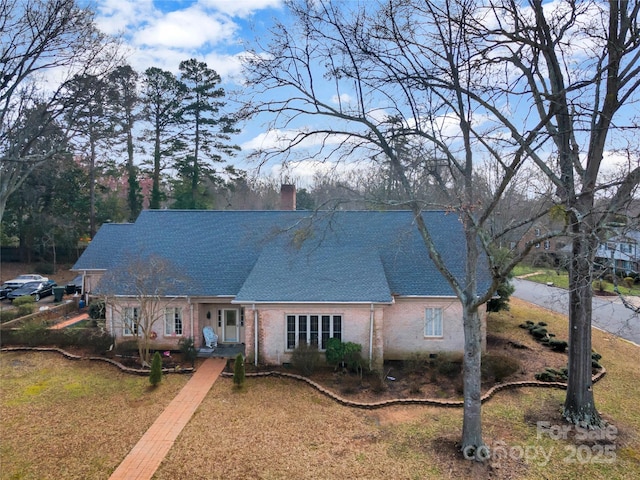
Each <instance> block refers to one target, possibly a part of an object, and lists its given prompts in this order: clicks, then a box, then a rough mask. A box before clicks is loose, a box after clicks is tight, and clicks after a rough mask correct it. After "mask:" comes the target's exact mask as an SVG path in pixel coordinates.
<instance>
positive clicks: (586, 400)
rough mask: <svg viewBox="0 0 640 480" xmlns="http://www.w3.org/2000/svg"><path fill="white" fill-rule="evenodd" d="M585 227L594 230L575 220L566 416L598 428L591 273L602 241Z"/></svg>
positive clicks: (570, 293)
mask: <svg viewBox="0 0 640 480" xmlns="http://www.w3.org/2000/svg"><path fill="white" fill-rule="evenodd" d="M584 228H589V229H591V227H590V226H588V225H580V224H579V223H578V221H577V219H576V221H574V223H573V230H574V234H575V237H574V239H573V255H572V258H571V265H570V268H569V319H570V323H569V380H568V384H567V396H566V398H565V403H564V411H563V414H562V415H563V416H564V418H565V419H566V420H567V421H569V422H571V423H574V424H576V425H580V426H583V427H591V428H597V427H601V426H602V420H601V418H600V415H599V413H598V410H597V409H596V406H595V400H594V396H593V381H592V376H591V313H592V303H591V302H592V298H593V290H592V287H591V280H592V273H591V270H592V268H593V259H594V256H595V251H596V249H597V247H598V241H597V239H596V238H595V236H594V235H585V232H584V231H583V232H580V230H582V229H584ZM587 233H588V232H587Z"/></svg>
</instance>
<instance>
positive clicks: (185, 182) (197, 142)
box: [174, 59, 239, 209]
mask: <svg viewBox="0 0 640 480" xmlns="http://www.w3.org/2000/svg"><path fill="white" fill-rule="evenodd" d="M179 69H180V74H181V76H180V80H181V82H182V83H183V84H184V85H185V88H186V95H185V96H184V98H183V102H182V120H183V127H184V129H183V132H184V134H183V135H184V136H183V139H184V140H183V145H184V146H185V149H184V155H183V156H182V158H180V159H179V160H178V161H177V162H176V164H175V167H176V170H177V171H178V174H179V176H180V180H179V182H177V183H176V184H175V187H174V188H175V191H176V194H175V197H176V202H175V204H174V207H176V208H187V209H194V208H209V207H211V206H212V205H211V201H210V200H208V199H207V198H206V197H207V195H206V189H205V187H204V180H205V179H207V180H209V181H211V182H213V183H214V184H215V183H220V182H221V177H220V173H221V172H219V171H217V170H216V168H215V167H214V166H213V164H221V163H223V158H222V155H227V156H231V155H233V154H234V153H235V152H236V151H237V150H239V147H237V146H235V145H231V144H230V143H229V142H230V139H231V137H230V135H231V134H233V133H237V130H236V129H235V127H234V124H235V121H234V120H233V119H232V118H230V117H229V116H227V115H225V114H224V113H223V111H222V109H223V108H224V106H225V102H224V101H223V99H224V96H225V91H224V89H223V88H221V87H220V86H219V84H220V75H218V74H217V73H216V72H215V71H214V70H212V69H210V68H209V67H208V66H207V64H206V63H204V62H198V61H197V60H195V59H190V60H185V61H183V62H180V67H179ZM227 171H228V173H233V171H232V170H228V169H227Z"/></svg>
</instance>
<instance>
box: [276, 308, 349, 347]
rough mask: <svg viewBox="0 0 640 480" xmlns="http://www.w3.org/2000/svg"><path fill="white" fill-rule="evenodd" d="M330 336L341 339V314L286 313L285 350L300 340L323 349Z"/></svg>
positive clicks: (298, 343) (294, 345)
mask: <svg viewBox="0 0 640 480" xmlns="http://www.w3.org/2000/svg"><path fill="white" fill-rule="evenodd" d="M330 338H339V339H342V315H322V314H320V315H307V314H305V315H287V350H294V349H295V348H296V347H297V346H298V345H300V343H301V342H305V343H307V344H308V345H317V346H318V348H319V349H320V350H325V349H326V348H327V340H329V339H330Z"/></svg>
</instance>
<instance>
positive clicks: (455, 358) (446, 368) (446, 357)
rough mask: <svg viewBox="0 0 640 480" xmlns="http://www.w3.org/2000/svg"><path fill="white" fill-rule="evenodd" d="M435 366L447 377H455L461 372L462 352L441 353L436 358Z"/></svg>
mask: <svg viewBox="0 0 640 480" xmlns="http://www.w3.org/2000/svg"><path fill="white" fill-rule="evenodd" d="M435 368H436V370H437V371H438V373H440V374H442V375H444V376H445V377H447V378H456V377H457V376H458V375H459V374H460V372H462V354H452V353H441V354H440V355H438V357H437V358H436V362H435Z"/></svg>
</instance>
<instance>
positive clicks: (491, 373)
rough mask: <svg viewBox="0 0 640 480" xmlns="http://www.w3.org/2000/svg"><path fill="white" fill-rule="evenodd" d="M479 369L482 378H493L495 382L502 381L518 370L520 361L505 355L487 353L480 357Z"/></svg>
mask: <svg viewBox="0 0 640 480" xmlns="http://www.w3.org/2000/svg"><path fill="white" fill-rule="evenodd" d="M481 370H482V379H483V380H489V379H491V378H493V379H494V380H495V381H496V382H502V381H503V380H504V379H505V378H507V377H508V376H510V375H513V374H514V373H516V372H517V371H518V370H520V361H519V360H518V359H517V358H513V357H508V356H506V355H492V354H487V355H485V356H484V357H483V358H482V366H481Z"/></svg>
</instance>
